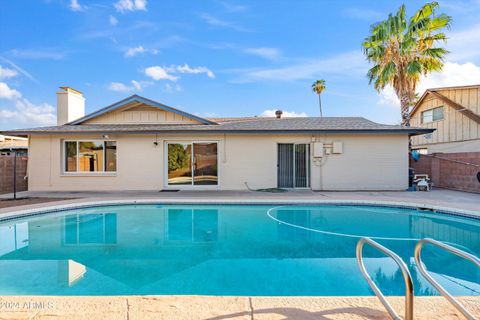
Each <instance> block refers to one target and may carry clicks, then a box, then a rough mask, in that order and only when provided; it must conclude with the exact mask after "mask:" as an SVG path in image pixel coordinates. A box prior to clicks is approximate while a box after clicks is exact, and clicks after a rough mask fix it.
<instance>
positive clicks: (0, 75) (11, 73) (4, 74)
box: [0, 66, 18, 79]
mask: <svg viewBox="0 0 480 320" xmlns="http://www.w3.org/2000/svg"><path fill="white" fill-rule="evenodd" d="M17 75H18V72H17V70H14V69H8V68H3V67H2V66H0V79H8V78H13V77H16V76H17Z"/></svg>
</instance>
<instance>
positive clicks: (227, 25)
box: [199, 13, 251, 32]
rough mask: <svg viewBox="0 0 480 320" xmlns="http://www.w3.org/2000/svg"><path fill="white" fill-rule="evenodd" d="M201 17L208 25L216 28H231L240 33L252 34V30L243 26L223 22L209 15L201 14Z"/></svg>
mask: <svg viewBox="0 0 480 320" xmlns="http://www.w3.org/2000/svg"><path fill="white" fill-rule="evenodd" d="M199 17H200V18H201V19H202V20H203V21H205V22H206V23H207V24H209V25H211V26H214V27H222V28H229V29H233V30H235V31H240V32H250V31H251V30H249V29H247V28H244V27H242V26H239V25H237V24H235V23H233V22H230V21H226V20H221V19H219V18H216V17H214V16H212V15H210V14H208V13H201V14H200V15H199Z"/></svg>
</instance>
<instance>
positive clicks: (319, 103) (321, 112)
mask: <svg viewBox="0 0 480 320" xmlns="http://www.w3.org/2000/svg"><path fill="white" fill-rule="evenodd" d="M318 105H319V106H320V118H322V117H323V110H322V98H321V97H320V95H318Z"/></svg>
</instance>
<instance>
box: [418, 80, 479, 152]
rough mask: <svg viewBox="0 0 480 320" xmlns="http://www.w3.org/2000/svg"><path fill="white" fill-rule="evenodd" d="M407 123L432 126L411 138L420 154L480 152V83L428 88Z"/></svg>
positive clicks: (423, 126) (424, 126)
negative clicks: (427, 131)
mask: <svg viewBox="0 0 480 320" xmlns="http://www.w3.org/2000/svg"><path fill="white" fill-rule="evenodd" d="M410 118H411V120H410V125H411V126H412V127H422V128H429V129H435V131H434V132H432V133H428V134H425V135H418V136H414V137H412V149H417V150H420V151H421V152H422V153H429V154H431V153H439V152H442V153H456V152H480V85H471V86H459V87H445V88H436V89H428V90H426V91H425V93H424V94H423V95H422V96H421V98H420V99H419V100H418V102H417V103H416V105H415V106H414V108H413V109H412V111H411V113H410Z"/></svg>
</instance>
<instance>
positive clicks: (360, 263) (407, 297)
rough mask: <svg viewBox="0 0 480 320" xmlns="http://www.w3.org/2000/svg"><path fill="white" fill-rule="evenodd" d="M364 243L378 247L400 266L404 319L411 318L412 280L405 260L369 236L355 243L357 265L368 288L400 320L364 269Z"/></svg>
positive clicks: (391, 314) (408, 319)
mask: <svg viewBox="0 0 480 320" xmlns="http://www.w3.org/2000/svg"><path fill="white" fill-rule="evenodd" d="M365 243H367V244H369V245H370V246H372V247H374V248H375V249H378V250H379V251H381V252H382V253H384V254H385V255H387V256H389V257H390V258H392V259H393V261H395V263H396V264H397V265H398V267H399V268H400V271H402V275H403V280H404V281H405V320H413V281H412V276H411V275H410V272H409V271H408V267H407V265H406V264H405V262H403V260H402V259H401V258H400V257H399V256H398V255H397V254H395V253H394V252H393V251H391V250H389V249H387V248H385V247H384V246H382V245H381V244H379V243H378V242H375V241H373V240H372V239H370V238H361V239H360V240H358V243H357V262H358V267H359V268H360V271H361V272H362V275H363V277H364V278H365V280H367V282H368V285H369V286H370V288H372V290H373V292H374V293H375V295H376V296H377V297H378V299H380V301H381V302H382V304H383V306H384V307H385V309H387V311H388V313H389V314H390V316H391V317H392V318H393V319H395V320H397V319H398V320H401V319H402V318H401V317H400V316H399V315H398V314H397V313H396V312H395V310H393V308H392V306H391V305H390V303H389V302H388V301H387V299H385V296H384V295H383V294H382V292H381V291H380V289H378V287H377V285H376V284H375V282H373V280H372V278H370V275H369V274H368V272H367V269H365V265H364V264H363V246H364V244H365Z"/></svg>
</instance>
